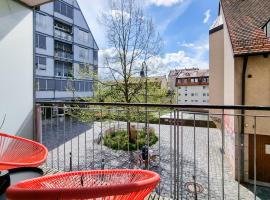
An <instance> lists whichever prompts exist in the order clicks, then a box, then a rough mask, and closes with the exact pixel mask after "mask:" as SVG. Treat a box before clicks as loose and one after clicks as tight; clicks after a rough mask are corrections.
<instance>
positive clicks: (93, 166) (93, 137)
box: [92, 122, 95, 169]
mask: <svg viewBox="0 0 270 200" xmlns="http://www.w3.org/2000/svg"><path fill="white" fill-rule="evenodd" d="M92 147H93V153H92V169H95V122H93V134H92Z"/></svg>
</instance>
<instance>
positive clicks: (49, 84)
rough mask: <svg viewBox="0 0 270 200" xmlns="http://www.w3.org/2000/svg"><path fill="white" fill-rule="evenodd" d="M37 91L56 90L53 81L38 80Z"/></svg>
mask: <svg viewBox="0 0 270 200" xmlns="http://www.w3.org/2000/svg"><path fill="white" fill-rule="evenodd" d="M36 83H37V91H51V90H54V88H55V86H54V80H53V79H37V81H36Z"/></svg>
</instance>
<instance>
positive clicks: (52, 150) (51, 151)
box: [50, 107, 54, 168]
mask: <svg viewBox="0 0 270 200" xmlns="http://www.w3.org/2000/svg"><path fill="white" fill-rule="evenodd" d="M52 113H53V108H52V107H51V123H50V124H51V130H52V129H53V124H52V123H53V120H52V119H53V118H52ZM51 154H52V157H51V160H52V168H53V162H54V159H53V150H52V151H51Z"/></svg>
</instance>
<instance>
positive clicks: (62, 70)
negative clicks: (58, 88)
mask: <svg viewBox="0 0 270 200" xmlns="http://www.w3.org/2000/svg"><path fill="white" fill-rule="evenodd" d="M54 74H55V76H58V77H73V69H72V64H71V63H68V62H62V61H55V70H54Z"/></svg>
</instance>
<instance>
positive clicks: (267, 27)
mask: <svg viewBox="0 0 270 200" xmlns="http://www.w3.org/2000/svg"><path fill="white" fill-rule="evenodd" d="M263 30H264V32H265V34H266V36H267V37H268V38H270V21H269V22H268V23H267V24H266V25H265V26H264V27H263Z"/></svg>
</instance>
